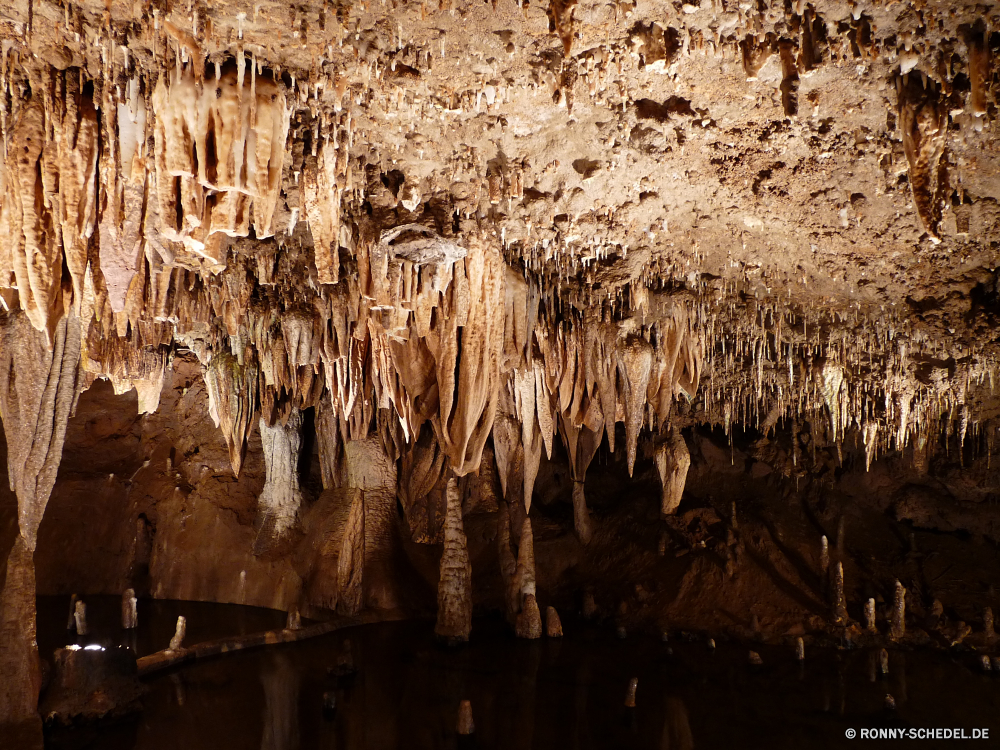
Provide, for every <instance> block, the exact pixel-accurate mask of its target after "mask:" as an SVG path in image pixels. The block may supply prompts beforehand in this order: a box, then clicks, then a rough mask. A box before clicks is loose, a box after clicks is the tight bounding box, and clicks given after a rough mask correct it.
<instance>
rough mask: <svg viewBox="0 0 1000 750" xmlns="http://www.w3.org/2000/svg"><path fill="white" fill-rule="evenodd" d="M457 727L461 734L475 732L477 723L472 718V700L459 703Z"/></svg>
mask: <svg viewBox="0 0 1000 750" xmlns="http://www.w3.org/2000/svg"><path fill="white" fill-rule="evenodd" d="M455 729H456V731H457V732H458V733H459V734H460V735H470V734H474V733H475V731H476V724H475V722H474V721H473V720H472V701H469V700H463V701H462V702H461V703H460V704H459V705H458V725H457V727H456V728H455Z"/></svg>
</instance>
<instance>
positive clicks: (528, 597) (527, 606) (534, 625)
mask: <svg viewBox="0 0 1000 750" xmlns="http://www.w3.org/2000/svg"><path fill="white" fill-rule="evenodd" d="M514 633H515V634H516V635H517V637H518V638H526V639H529V640H533V639H536V638H541V637H542V615H541V613H540V612H539V611H538V602H537V601H536V600H535V595H534V594H525V595H524V596H523V597H522V599H521V611H520V613H519V614H518V615H517V622H516V623H515V626H514Z"/></svg>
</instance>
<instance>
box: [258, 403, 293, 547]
mask: <svg viewBox="0 0 1000 750" xmlns="http://www.w3.org/2000/svg"><path fill="white" fill-rule="evenodd" d="M301 433H302V417H301V414H300V413H299V411H298V410H297V409H293V410H292V412H291V414H289V416H288V420H287V421H286V422H285V424H281V423H278V424H275V425H274V426H273V427H269V426H268V425H267V423H266V422H265V421H264V420H263V419H261V421H260V438H261V443H262V444H263V448H264V466H265V468H266V471H267V481H266V482H265V484H264V489H263V490H262V491H261V493H260V498H259V509H260V520H259V531H258V532H257V540H256V541H255V543H254V551H255V552H257V553H260V552H263V551H264V550H266V549H267V548H268V546H269V545H270V544H272V543H273V542H275V541H277V540H280V539H282V538H284V537H285V536H287V534H288V533H289V531H290V530H291V529H292V527H293V526H294V525H295V521H296V519H297V517H298V513H299V506H300V505H301V504H302V491H301V489H300V488H299V453H300V451H301V446H302V434H301Z"/></svg>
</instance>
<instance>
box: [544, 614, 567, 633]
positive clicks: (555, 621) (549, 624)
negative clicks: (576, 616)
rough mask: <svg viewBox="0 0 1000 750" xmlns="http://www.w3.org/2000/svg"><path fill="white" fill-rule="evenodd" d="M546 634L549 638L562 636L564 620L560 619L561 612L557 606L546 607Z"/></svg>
mask: <svg viewBox="0 0 1000 750" xmlns="http://www.w3.org/2000/svg"><path fill="white" fill-rule="evenodd" d="M545 635H547V636H548V637H549V638H562V635H563V629H562V622H561V621H560V620H559V613H558V612H556V608H555V607H547V608H546V609H545Z"/></svg>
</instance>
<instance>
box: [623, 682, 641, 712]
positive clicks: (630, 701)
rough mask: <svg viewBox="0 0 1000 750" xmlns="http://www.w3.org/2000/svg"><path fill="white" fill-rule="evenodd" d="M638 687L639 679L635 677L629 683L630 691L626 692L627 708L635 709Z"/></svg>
mask: <svg viewBox="0 0 1000 750" xmlns="http://www.w3.org/2000/svg"><path fill="white" fill-rule="evenodd" d="M638 687H639V678H638V677H633V678H632V679H631V680H629V681H628V689H627V690H626V691H625V708H635V691H636V689H637V688H638Z"/></svg>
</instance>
